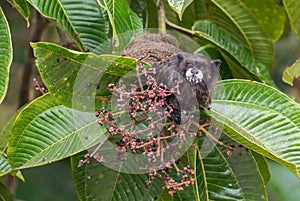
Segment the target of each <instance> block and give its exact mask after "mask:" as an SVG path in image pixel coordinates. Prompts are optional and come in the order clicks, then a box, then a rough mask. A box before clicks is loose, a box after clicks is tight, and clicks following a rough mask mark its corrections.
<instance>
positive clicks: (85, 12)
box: [28, 0, 109, 54]
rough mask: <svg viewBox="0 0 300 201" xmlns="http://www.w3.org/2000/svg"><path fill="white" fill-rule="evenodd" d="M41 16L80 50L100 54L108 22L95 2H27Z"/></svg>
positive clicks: (57, 0)
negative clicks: (64, 33)
mask: <svg viewBox="0 0 300 201" xmlns="http://www.w3.org/2000/svg"><path fill="white" fill-rule="evenodd" d="M28 1H29V2H30V3H31V4H32V5H33V6H34V7H35V8H36V9H37V10H38V11H39V12H40V13H41V14H42V15H44V16H45V17H47V18H48V19H49V20H50V21H52V22H53V23H55V24H57V25H58V26H59V27H61V28H62V29H63V30H64V31H66V32H67V33H68V34H69V35H70V36H71V37H72V38H73V40H74V41H76V43H77V44H78V46H79V48H81V50H89V51H91V52H94V53H98V54H100V53H102V49H101V48H100V47H101V44H102V43H104V42H107V40H108V38H107V34H108V31H109V21H108V20H107V16H106V14H105V12H104V10H103V9H101V8H100V7H99V6H98V4H97V0H72V1H69V0H28Z"/></svg>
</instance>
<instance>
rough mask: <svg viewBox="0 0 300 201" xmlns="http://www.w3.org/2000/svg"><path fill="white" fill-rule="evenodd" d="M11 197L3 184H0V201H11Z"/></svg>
mask: <svg viewBox="0 0 300 201" xmlns="http://www.w3.org/2000/svg"><path fill="white" fill-rule="evenodd" d="M13 200H14V199H13V196H12V194H11V193H10V192H9V190H8V188H7V187H6V186H5V185H4V184H3V183H0V201H13Z"/></svg>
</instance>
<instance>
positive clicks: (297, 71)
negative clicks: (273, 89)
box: [282, 59, 300, 86]
mask: <svg viewBox="0 0 300 201" xmlns="http://www.w3.org/2000/svg"><path fill="white" fill-rule="evenodd" d="M299 76H300V59H298V60H297V61H296V62H295V63H294V64H293V65H291V66H289V67H287V68H286V69H285V70H284V72H283V76H282V80H283V81H284V82H285V83H287V84H289V85H291V86H293V83H294V80H295V79H296V78H298V77H299Z"/></svg>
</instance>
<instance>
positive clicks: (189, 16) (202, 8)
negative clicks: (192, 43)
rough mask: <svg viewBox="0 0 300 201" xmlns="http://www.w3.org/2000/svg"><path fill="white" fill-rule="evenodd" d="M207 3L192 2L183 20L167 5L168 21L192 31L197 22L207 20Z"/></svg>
mask: <svg viewBox="0 0 300 201" xmlns="http://www.w3.org/2000/svg"><path fill="white" fill-rule="evenodd" d="M206 8H207V7H206V4H205V1H192V2H191V3H190V5H189V6H188V7H187V8H186V9H185V11H184V15H183V16H182V19H180V18H179V17H178V13H177V12H176V11H174V9H172V8H171V7H170V4H168V3H165V15H166V18H167V20H168V21H170V22H172V23H173V24H176V25H179V26H181V27H184V28H187V29H190V28H191V27H192V26H193V24H194V22H195V21H198V20H203V19H206V18H207V11H206Z"/></svg>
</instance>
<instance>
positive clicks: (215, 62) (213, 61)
mask: <svg viewBox="0 0 300 201" xmlns="http://www.w3.org/2000/svg"><path fill="white" fill-rule="evenodd" d="M211 63H212V64H214V65H215V66H216V67H217V68H218V69H219V67H220V65H221V63H222V61H221V60H220V59H216V60H211Z"/></svg>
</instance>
